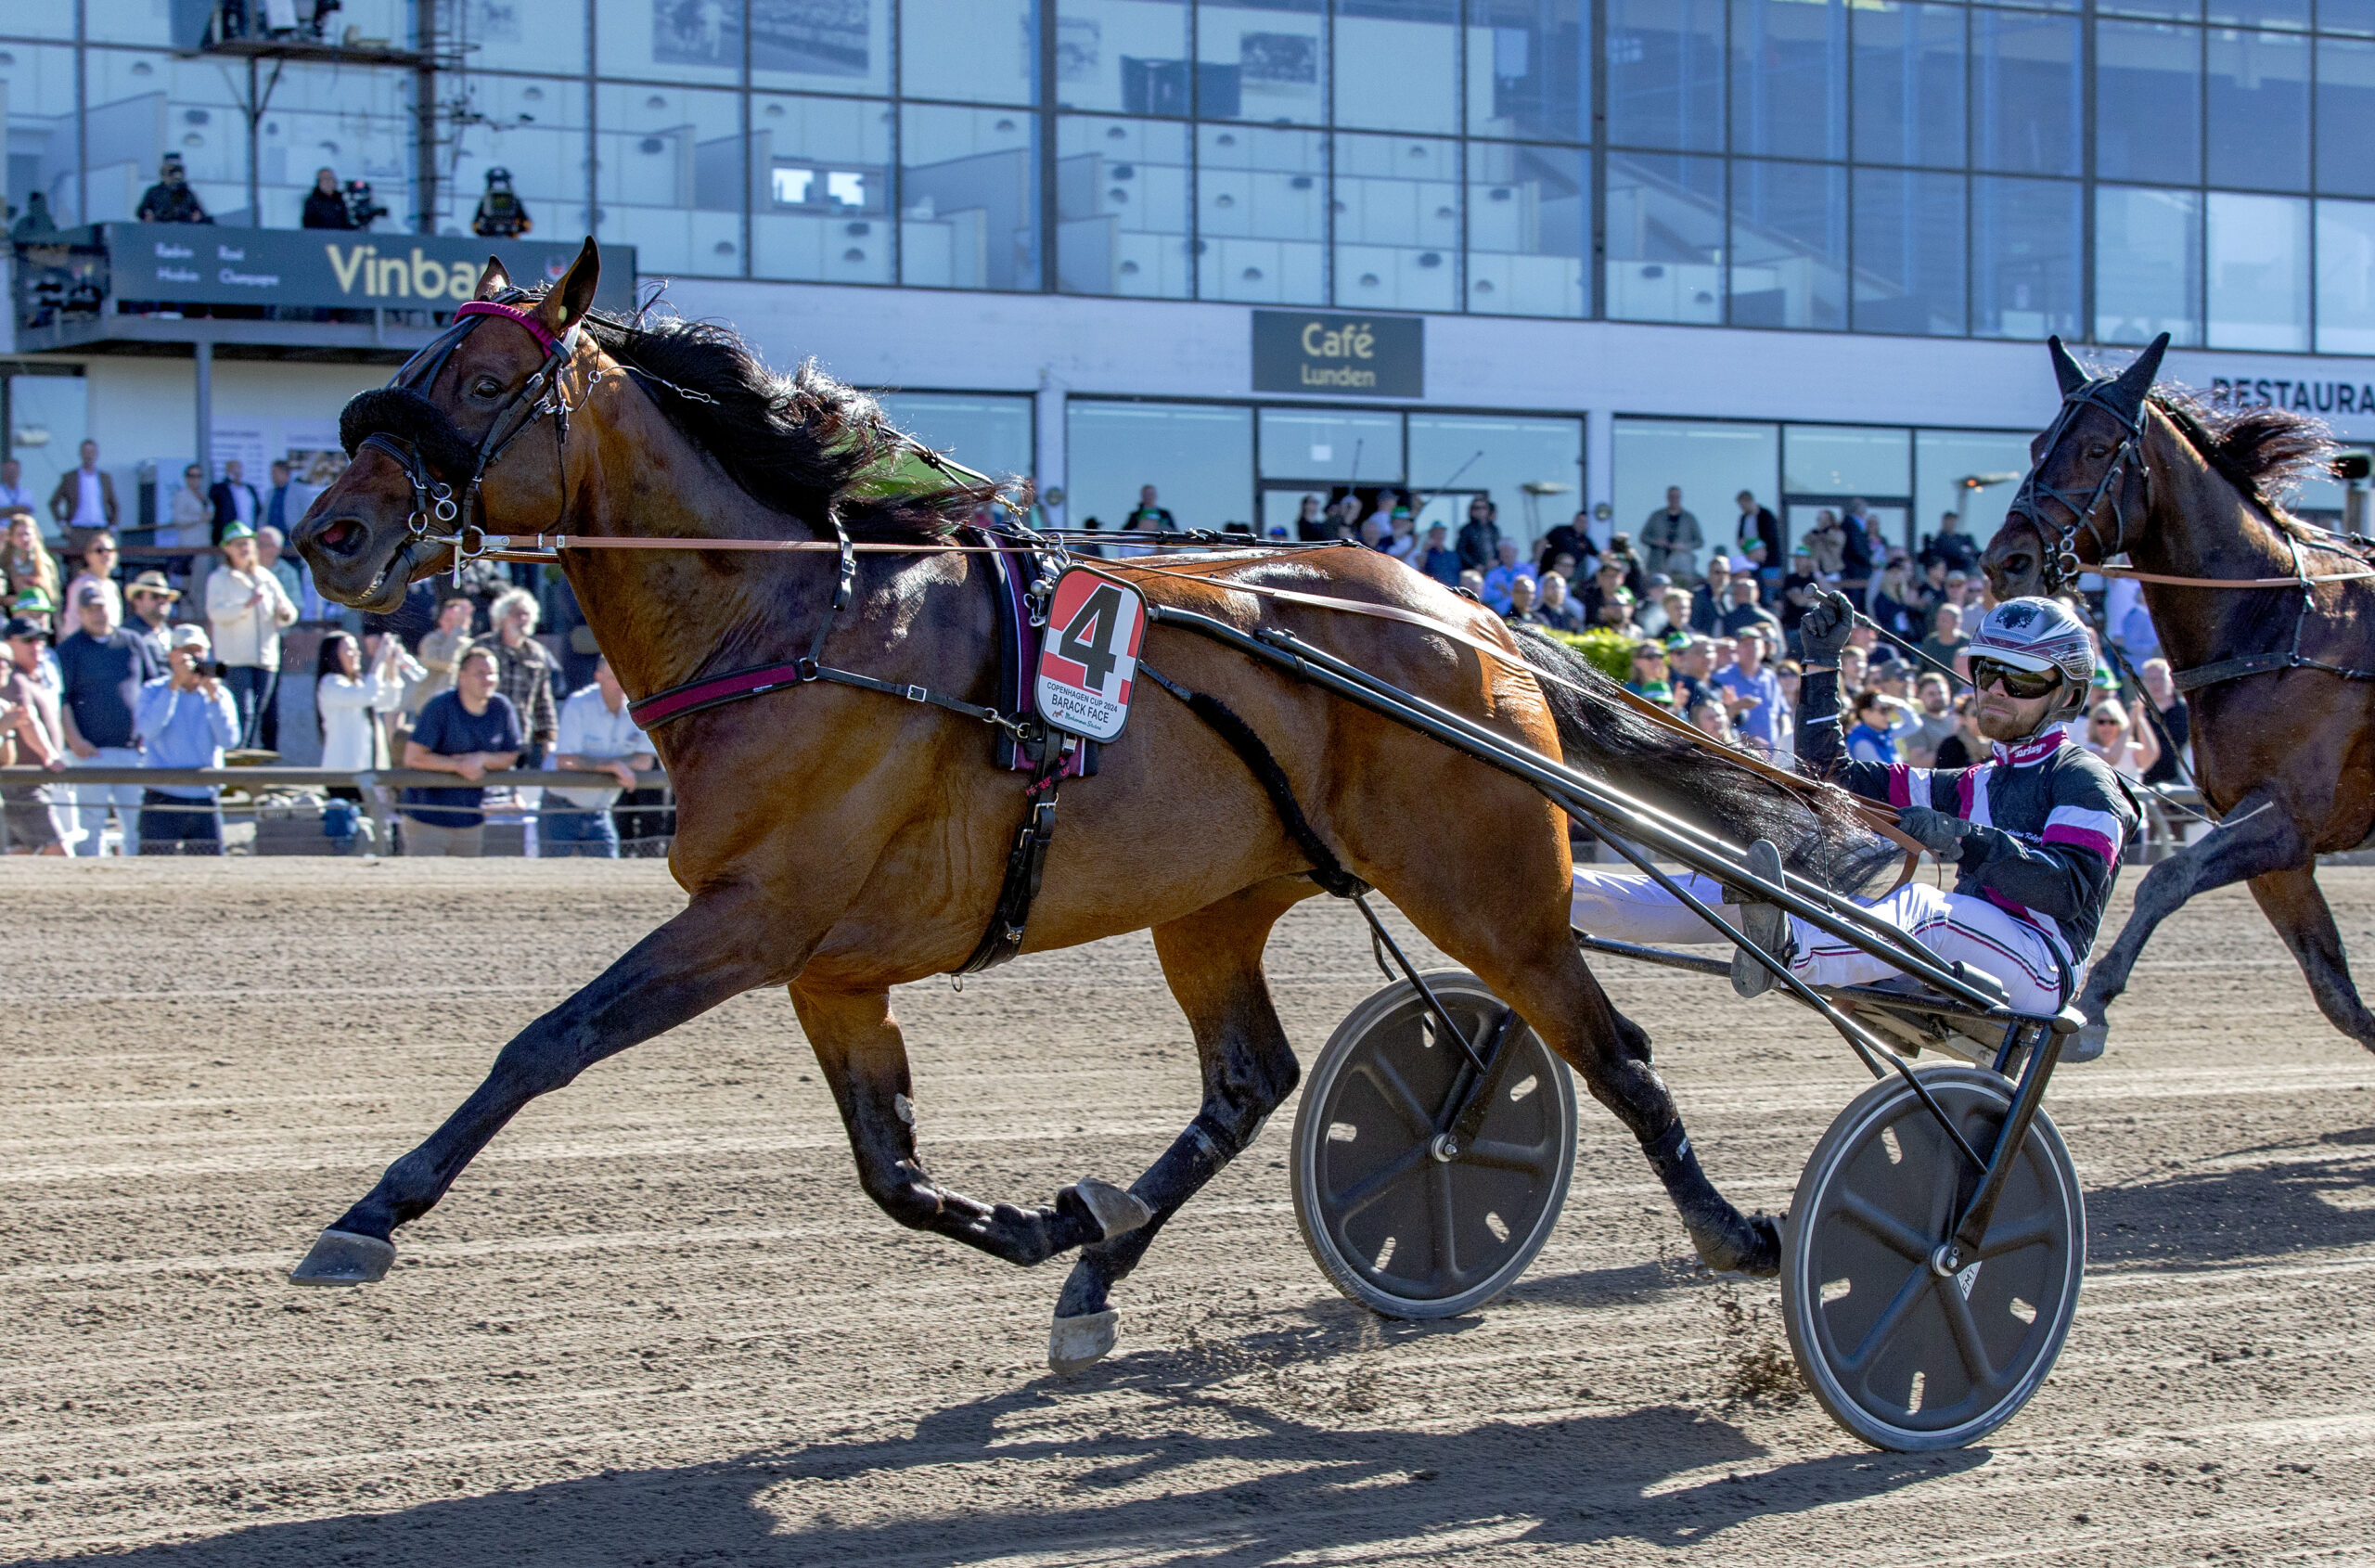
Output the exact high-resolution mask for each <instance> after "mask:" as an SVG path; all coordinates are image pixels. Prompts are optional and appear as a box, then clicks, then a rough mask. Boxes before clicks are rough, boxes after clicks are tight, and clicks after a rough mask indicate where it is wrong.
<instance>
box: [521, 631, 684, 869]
mask: <svg viewBox="0 0 2375 1568" xmlns="http://www.w3.org/2000/svg"><path fill="white" fill-rule="evenodd" d="M553 745H554V749H555V752H556V754H555V756H554V757H553V759H552V764H551V765H552V766H554V767H558V768H575V769H578V770H581V771H583V772H587V773H607V774H609V775H610V777H611V778H616V779H617V780H618V781H619V788H618V789H616V790H611V789H594V790H560V789H551V790H546V791H545V806H544V810H543V812H542V813H541V814H540V815H539V816H538V817H537V819H536V853H537V854H538V855H541V856H544V857H545V858H546V859H552V860H559V859H563V858H566V857H567V856H570V855H592V856H597V857H599V858H602V859H606V860H616V859H617V858H618V857H619V830H618V827H617V825H616V824H615V823H613V822H612V821H611V820H610V808H611V807H612V806H614V805H616V804H618V803H619V796H620V795H621V794H622V793H623V792H624V791H625V790H632V789H634V788H635V770H636V769H638V768H649V767H650V766H651V765H653V764H654V763H655V762H657V761H658V760H659V759H658V758H657V757H655V756H654V755H653V754H652V750H651V742H650V741H649V740H648V739H645V738H644V734H643V731H642V730H640V729H638V728H636V727H635V715H634V714H632V713H628V712H627V694H626V688H623V687H622V686H620V685H619V677H618V676H617V675H613V674H611V673H610V661H609V660H608V659H602V660H597V661H596V662H595V665H594V684H593V685H592V686H589V687H587V688H585V689H584V690H583V691H580V692H578V693H576V694H575V695H574V696H572V697H571V698H570V700H568V701H566V702H563V703H562V704H561V705H560V737H559V739H557V740H555V741H554V742H553Z"/></svg>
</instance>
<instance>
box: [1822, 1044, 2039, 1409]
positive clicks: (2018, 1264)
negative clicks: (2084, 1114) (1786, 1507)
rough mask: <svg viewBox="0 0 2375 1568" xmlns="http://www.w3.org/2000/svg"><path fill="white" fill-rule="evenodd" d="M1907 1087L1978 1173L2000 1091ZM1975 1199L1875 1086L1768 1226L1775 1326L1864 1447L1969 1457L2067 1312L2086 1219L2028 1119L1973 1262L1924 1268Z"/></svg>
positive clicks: (2002, 1109)
mask: <svg viewBox="0 0 2375 1568" xmlns="http://www.w3.org/2000/svg"><path fill="white" fill-rule="evenodd" d="M1921 1082H1922V1084H1923V1086H1925V1087H1927V1088H1928V1089H1929V1090H1930V1092H1931V1094H1932V1096H1934V1097H1935V1098H1936V1099H1937V1100H1938V1102H1939V1103H1940V1104H1941V1105H1942V1106H1944V1107H1945V1111H1946V1113H1947V1114H1948V1115H1949V1116H1950V1117H1952V1118H1953V1120H1954V1122H1955V1125H1956V1126H1957V1128H1958V1130H1959V1131H1960V1132H1961V1133H1962V1135H1963V1137H1964V1138H1965V1139H1966V1140H1967V1141H1968V1142H1969V1143H1970V1144H1971V1148H1972V1149H1974V1150H1977V1151H1978V1152H1979V1153H1980V1154H1981V1155H1982V1156H1983V1157H1984V1156H1985V1155H1987V1154H1988V1152H1989V1151H1990V1150H1992V1149H1994V1147H1995V1144H1996V1128H1997V1127H1999V1126H2000V1125H2002V1124H2003V1120H2004V1116H2005V1114H2006V1112H2008V1111H2009V1109H2010V1106H2011V1102H2012V1089H2011V1086H2009V1085H2008V1084H2007V1083H2005V1082H2004V1081H2003V1080H2002V1079H2000V1078H1998V1077H1996V1075H1995V1074H1993V1073H1983V1072H1980V1071H1978V1070H1977V1069H1974V1068H1968V1067H1942V1068H1930V1069H1927V1070H1924V1071H1922V1073H1921ZM1977 1186H1978V1173H1977V1172H1975V1171H1973V1170H1972V1169H1971V1165H1970V1162H1969V1161H1967V1160H1965V1159H1964V1158H1963V1157H1962V1155H1961V1154H1960V1153H1959V1152H1958V1151H1957V1150H1956V1149H1955V1147H1954V1145H1953V1144H1951V1143H1950V1142H1948V1141H1947V1138H1946V1135H1945V1131H1944V1130H1943V1129H1942V1128H1941V1127H1940V1126H1939V1125H1938V1123H1937V1120H1936V1118H1934V1117H1933V1116H1932V1115H1931V1113H1930V1112H1929V1110H1928V1108H1927V1107H1925V1106H1924V1105H1923V1104H1922V1103H1921V1101H1920V1100H1919V1099H1918V1098H1917V1097H1916V1096H1915V1095H1914V1093H1913V1090H1912V1089H1911V1088H1910V1087H1909V1086H1906V1082H1905V1080H1904V1079H1903V1078H1901V1077H1898V1076H1896V1075H1895V1074H1894V1073H1892V1074H1891V1075H1890V1076H1889V1077H1887V1078H1886V1079H1883V1080H1882V1081H1881V1082H1880V1083H1877V1084H1874V1085H1873V1086H1871V1087H1870V1088H1869V1089H1867V1090H1866V1091H1865V1092H1864V1093H1863V1094H1862V1095H1861V1096H1859V1097H1858V1098H1857V1099H1856V1100H1855V1103H1854V1104H1852V1105H1850V1106H1849V1107H1848V1108H1847V1109H1846V1110H1845V1111H1844V1112H1841V1114H1840V1117H1839V1119H1838V1120H1837V1121H1836V1122H1833V1123H1832V1124H1831V1125H1830V1130H1829V1132H1828V1133H1826V1134H1824V1135H1823V1139H1822V1141H1821V1142H1820V1143H1818V1144H1817V1145H1816V1146H1815V1152H1814V1157H1813V1158H1812V1159H1810V1160H1808V1161H1807V1162H1806V1169H1805V1174H1804V1176H1801V1177H1799V1180H1798V1192H1797V1198H1796V1200H1795V1202H1792V1203H1791V1207H1790V1218H1789V1221H1788V1223H1787V1224H1786V1225H1785V1226H1784V1227H1782V1232H1781V1246H1782V1268H1781V1315H1782V1318H1783V1320H1784V1322H1785V1323H1786V1324H1787V1326H1788V1328H1789V1331H1790V1348H1791V1351H1792V1352H1793V1353H1794V1354H1795V1355H1796V1356H1797V1358H1798V1366H1799V1368H1800V1369H1801V1370H1803V1371H1804V1374H1805V1377H1806V1381H1807V1382H1808V1383H1810V1384H1811V1385H1813V1388H1814V1391H1815V1396H1816V1397H1817V1398H1818V1399H1820V1400H1821V1401H1822V1404H1823V1408H1825V1409H1827V1410H1829V1412H1830V1414H1831V1416H1832V1418H1833V1419H1834V1420H1837V1421H1838V1422H1839V1424H1840V1425H1842V1426H1843V1427H1845V1428H1846V1429H1847V1430H1848V1431H1850V1432H1852V1433H1855V1435H1856V1436H1858V1437H1860V1438H1862V1439H1863V1440H1864V1441H1865V1442H1867V1443H1869V1444H1871V1445H1872V1446H1874V1447H1876V1448H1891V1449H1894V1450H1896V1451H1898V1452H1900V1453H1920V1452H1925V1451H1928V1450H1932V1449H1938V1448H1958V1447H1961V1446H1965V1445H1966V1444H1971V1443H1975V1442H1977V1441H1979V1439H1981V1438H1982V1437H1984V1436H1986V1435H1987V1434H1988V1433H1991V1432H1993V1431H1995V1430H1996V1428H1997V1427H1999V1426H2001V1425H2003V1424H2004V1423H2005V1422H2006V1421H2007V1420H2010V1419H2011V1418H2012V1415H2013V1413H2014V1412H2015V1411H2017V1410H2018V1409H2020V1407H2022V1405H2025V1404H2027V1403H2028V1400H2029V1396H2030V1395H2031V1394H2035V1392H2036V1391H2037V1388H2038V1386H2039V1385H2040V1384H2042V1383H2043V1382H2045V1379H2046V1374H2047V1373H2048V1372H2049V1371H2051V1370H2052V1369H2053V1363H2054V1360H2055V1358H2056V1357H2057V1356H2060V1354H2061V1342H2062V1340H2063V1338H2064V1337H2065V1336H2067V1335H2068V1333H2069V1331H2070V1320H2071V1318H2072V1317H2073V1315H2075V1313H2076V1312H2077V1310H2078V1286H2079V1280H2080V1279H2081V1277H2082V1276H2083V1274H2084V1273H2085V1270H2086V1204H2085V1201H2084V1200H2083V1199H2082V1198H2081V1196H2080V1194H2079V1190H2078V1173H2077V1171H2076V1169H2075V1168H2073V1166H2072V1164H2071V1163H2070V1150H2068V1149H2067V1148H2065V1147H2064V1146H2063V1144H2062V1141H2061V1135H2060V1132H2058V1131H2057V1130H2056V1129H2055V1127H2054V1125H2053V1123H2052V1121H2051V1120H2050V1119H2048V1117H2047V1116H2046V1114H2045V1112H2042V1111H2040V1112H2037V1115H2036V1119H2035V1121H2034V1122H2033V1123H2031V1124H2030V1126H2029V1136H2028V1137H2027V1139H2026V1141H2025V1143H2024V1145H2023V1147H2022V1150H2021V1157H2020V1160H2019V1163H2016V1164H2015V1165H2014V1166H2013V1168H2012V1172H2011V1176H2010V1179H2009V1181H2008V1182H2007V1184H2006V1186H2005V1189H2004V1197H2003V1201H2002V1202H2000V1203H1998V1204H1997V1205H1996V1214H1995V1217H1994V1219H1993V1220H1992V1221H1991V1222H1990V1224H1989V1227H1988V1232H1987V1237H1986V1240H1984V1241H1983V1242H1982V1244H1981V1245H1980V1247H1979V1249H1978V1252H1977V1254H1976V1256H1975V1258H1971V1259H1967V1260H1966V1266H1964V1267H1963V1268H1962V1269H1961V1270H1960V1271H1959V1272H1958V1273H1956V1274H1953V1275H1951V1276H1941V1275H1939V1274H1937V1273H1935V1272H1934V1271H1933V1270H1932V1267H1931V1258H1932V1254H1933V1253H1934V1252H1935V1249H1936V1248H1937V1247H1938V1245H1939V1243H1941V1242H1942V1241H1945V1240H1946V1239H1947V1238H1948V1236H1949V1235H1950V1234H1951V1232H1952V1231H1953V1229H1954V1227H1955V1224H1956V1221H1957V1219H1958V1217H1959V1215H1960V1212H1961V1209H1962V1206H1963V1204H1964V1203H1966V1202H1969V1200H1970V1197H1971V1193H1972V1191H1973V1190H1974V1189H1976V1188H1977Z"/></svg>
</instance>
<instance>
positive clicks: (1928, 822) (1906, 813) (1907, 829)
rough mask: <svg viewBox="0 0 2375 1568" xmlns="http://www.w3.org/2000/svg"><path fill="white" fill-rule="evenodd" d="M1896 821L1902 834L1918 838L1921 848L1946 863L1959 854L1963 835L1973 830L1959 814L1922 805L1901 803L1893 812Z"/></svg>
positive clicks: (1961, 849)
mask: <svg viewBox="0 0 2375 1568" xmlns="http://www.w3.org/2000/svg"><path fill="white" fill-rule="evenodd" d="M1896 825H1897V827H1898V829H1900V830H1902V831H1903V832H1904V834H1905V836H1906V838H1909V839H1915V840H1919V842H1920V844H1921V847H1922V848H1923V849H1926V850H1928V851H1929V852H1930V853H1931V854H1932V855H1936V856H1937V857H1938V858H1939V859H1941V860H1943V861H1945V862H1946V863H1947V864H1949V865H1951V864H1953V863H1954V862H1956V861H1958V860H1960V859H1961V858H1962V857H1963V837H1964V835H1965V834H1968V833H1971V832H1973V831H1975V829H1973V828H1972V826H1971V824H1970V823H1968V822H1966V821H1964V820H1963V819H1962V818H1961V817H1959V816H1949V815H1947V814H1946V813H1945V812H1943V811H1933V810H1932V809H1931V808H1930V807H1928V806H1926V805H1909V806H1906V807H1905V808H1904V809H1903V810H1901V811H1899V812H1898V813H1897V814H1896Z"/></svg>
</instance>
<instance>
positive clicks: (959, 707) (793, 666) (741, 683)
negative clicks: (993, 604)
mask: <svg viewBox="0 0 2375 1568" xmlns="http://www.w3.org/2000/svg"><path fill="white" fill-rule="evenodd" d="M810 681H826V682H829V683H830V684H832V685H834V686H854V687H859V688H864V689H865V690H867V691H879V692H881V693H883V694H884V695H885V696H888V697H899V698H904V699H905V700H907V701H910V702H929V703H931V705H932V706H933V707H935V708H945V709H947V710H948V711H949V712H950V713H961V714H963V715H964V716H965V717H967V718H969V719H979V720H981V721H982V723H983V724H987V725H995V726H997V727H998V728H1000V729H1003V730H1006V731H1008V732H1009V733H1011V734H1014V735H1015V736H1016V737H1017V738H1018V739H1021V728H1020V726H1017V725H1016V723H1015V721H1014V720H1013V719H1012V718H1009V717H1008V715H1006V714H1004V713H999V712H998V711H997V710H996V709H995V708H988V707H984V706H982V704H981V703H979V702H968V701H966V700H964V699H963V698H961V697H951V696H949V695H947V694H946V693H945V692H940V691H934V690H932V689H931V688H929V687H922V686H902V685H900V684H899V683H898V682H896V681H884V680H876V679H875V678H874V677H873V676H872V675H860V674H858V673H857V672H856V671H855V670H838V669H835V668H834V667H833V666H832V665H830V664H820V663H818V662H816V661H815V660H814V659H795V660H792V661H790V662H788V663H782V664H760V665H755V666H753V667H752V668H751V669H747V670H729V671H728V672H726V673H725V675H710V676H708V677H706V678H704V679H701V680H697V681H687V682H686V683H685V684H684V685H682V686H672V687H668V688H664V689H662V690H659V691H655V692H653V693H652V694H651V695H650V696H648V697H646V698H644V699H642V700H639V701H635V702H630V703H628V704H627V712H628V713H629V714H630V715H632V716H633V718H634V719H635V727H636V728H638V729H641V730H642V731H643V732H644V733H646V734H647V735H648V734H649V733H650V732H651V729H652V726H655V725H663V724H666V723H667V722H668V721H669V720H671V719H681V718H683V717H684V716H685V715H686V714H687V713H700V711H701V710H702V709H704V708H714V707H717V706H719V705H720V704H722V703H726V702H738V701H740V700H742V699H744V698H745V697H756V696H758V695H760V694H761V693H762V692H768V691H777V690H780V689H781V688H785V687H791V686H804V685H806V684H807V683H809V682H810Z"/></svg>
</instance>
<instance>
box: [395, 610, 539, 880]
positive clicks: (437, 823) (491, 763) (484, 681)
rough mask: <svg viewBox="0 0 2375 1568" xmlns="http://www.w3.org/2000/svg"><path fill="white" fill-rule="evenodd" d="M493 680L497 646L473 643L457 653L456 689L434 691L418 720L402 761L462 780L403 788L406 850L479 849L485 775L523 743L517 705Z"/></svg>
mask: <svg viewBox="0 0 2375 1568" xmlns="http://www.w3.org/2000/svg"><path fill="white" fill-rule="evenodd" d="M495 679H496V667H495V657H494V650H493V649H490V648H488V647H486V646H485V645H484V644H482V643H472V644H471V645H470V646H469V647H468V648H466V649H462V651H461V653H460V654H459V655H458V656H457V657H456V660H455V662H454V689H453V690H451V691H441V692H439V693H438V694H437V695H436V696H434V697H432V698H430V700H429V701H428V702H427V704H426V705H424V706H423V707H422V708H421V710H420V716H419V717H418V718H417V719H415V720H414V721H413V726H412V739H409V740H406V741H405V742H404V766H406V767H407V768H411V769H414V770H416V771H418V772H426V773H450V774H454V775H456V777H458V778H460V779H461V780H462V783H461V784H459V785H451V786H449V785H437V786H433V787H430V788H426V789H423V788H412V787H408V788H406V789H405V790H404V796H403V799H402V800H401V801H400V802H399V804H398V809H399V810H401V811H402V812H403V814H404V853H405V854H406V855H449V856H454V857H456V858H462V859H476V858H477V857H478V856H479V855H480V854H481V853H482V850H483V845H484V843H485V840H486V790H484V789H483V788H481V780H483V779H484V778H486V776H487V775H488V774H490V773H501V772H503V771H505V770H506V769H507V768H509V767H511V766H513V765H515V764H517V763H518V762H519V760H520V752H521V750H522V749H523V748H524V747H525V745H526V741H525V740H524V739H522V738H521V736H520V710H519V709H517V708H515V707H513V706H512V705H511V700H510V699H509V698H507V697H506V696H504V695H503V694H502V693H501V692H499V691H497V690H495V688H494V684H495Z"/></svg>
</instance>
